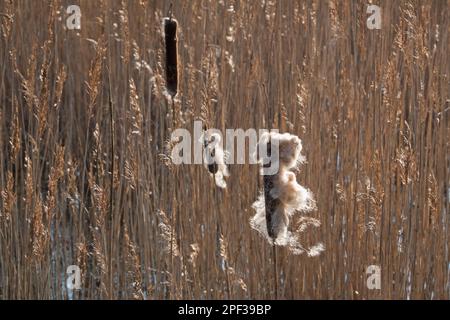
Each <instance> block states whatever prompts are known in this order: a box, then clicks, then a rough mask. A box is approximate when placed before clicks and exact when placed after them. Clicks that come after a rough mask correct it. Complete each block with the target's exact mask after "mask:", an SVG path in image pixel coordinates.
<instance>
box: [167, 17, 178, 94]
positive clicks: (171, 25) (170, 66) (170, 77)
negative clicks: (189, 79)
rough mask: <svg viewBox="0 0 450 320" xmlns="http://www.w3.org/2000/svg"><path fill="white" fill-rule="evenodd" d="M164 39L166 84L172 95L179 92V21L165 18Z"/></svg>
mask: <svg viewBox="0 0 450 320" xmlns="http://www.w3.org/2000/svg"><path fill="white" fill-rule="evenodd" d="M164 38H165V39H164V40H165V44H166V86H167V91H168V92H169V94H170V95H171V96H172V97H175V96H176V94H177V92H178V46H177V21H176V20H175V19H172V17H169V18H164Z"/></svg>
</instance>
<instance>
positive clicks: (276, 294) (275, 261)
mask: <svg viewBox="0 0 450 320" xmlns="http://www.w3.org/2000/svg"><path fill="white" fill-rule="evenodd" d="M272 253H273V281H274V287H275V289H274V290H275V300H277V299H278V270H277V248H276V246H275V242H274V243H273V244H272Z"/></svg>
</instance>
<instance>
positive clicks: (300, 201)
mask: <svg viewBox="0 0 450 320" xmlns="http://www.w3.org/2000/svg"><path fill="white" fill-rule="evenodd" d="M276 145H278V148H274V147H272V146H276ZM262 147H265V148H264V150H270V152H267V154H266V155H264V152H262V153H263V155H262V156H261V150H262ZM258 150H259V152H260V158H259V160H260V164H261V165H262V166H263V164H264V163H265V164H266V166H267V165H269V164H272V165H274V164H275V163H278V168H279V169H278V172H277V173H275V174H273V175H265V176H264V189H265V190H264V192H262V193H261V194H260V195H259V197H258V199H257V200H256V201H255V202H254V203H253V205H252V207H253V209H255V211H256V214H255V215H254V216H253V217H252V218H251V219H250V225H251V227H252V228H253V229H255V230H256V231H258V232H259V233H260V234H261V235H263V236H264V237H265V238H266V239H267V240H268V241H269V243H271V244H276V245H279V246H287V247H288V248H289V249H290V250H291V251H292V252H293V253H294V254H302V253H305V252H306V253H307V254H308V255H309V256H316V255H319V254H320V252H322V251H323V250H324V247H323V245H322V244H321V243H319V244H316V245H313V246H311V247H309V248H305V247H303V245H302V244H301V243H300V240H299V234H300V233H302V232H304V231H305V229H306V227H304V228H299V229H297V230H296V231H295V232H291V231H288V228H289V222H290V218H291V217H292V216H293V214H294V213H295V212H303V213H304V212H308V211H311V210H314V209H315V208H316V205H315V201H314V198H313V194H312V193H311V191H309V190H308V189H306V188H305V187H303V186H301V185H300V184H299V183H298V182H297V180H296V177H295V174H294V172H292V171H291V170H294V169H296V168H297V167H298V166H299V165H300V164H302V163H303V162H304V161H305V158H304V157H303V155H302V154H301V151H302V142H301V140H300V139H299V138H298V137H297V136H295V135H292V134H289V133H283V134H280V133H276V132H270V133H265V134H263V135H262V136H261V138H260V140H259V142H258ZM266 206H267V210H266ZM309 219H312V218H309ZM313 220H314V222H313V223H309V224H306V226H309V225H311V226H314V227H318V226H319V225H320V222H319V221H318V220H316V219H313Z"/></svg>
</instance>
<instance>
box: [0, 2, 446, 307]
mask: <svg viewBox="0 0 450 320" xmlns="http://www.w3.org/2000/svg"><path fill="white" fill-rule="evenodd" d="M73 2H74V1H66V0H54V1H42V2H40V3H39V5H37V3H36V2H35V1H31V0H0V13H1V14H0V26H1V30H0V194H1V197H0V299H16V298H51V299H67V298H68V297H71V296H69V295H68V292H67V290H66V289H65V278H66V274H65V272H66V268H67V267H68V266H69V265H73V264H77V265H79V266H80V267H81V270H82V287H83V288H82V290H80V291H77V292H75V294H74V296H73V298H76V299H97V298H99V299H117V298H123V299H131V298H137V299H142V298H145V299H165V298H171V299H179V298H187V299H190V298H198V299H203V298H212V299H215V298H225V299H227V298H274V297H278V298H286V299H291V298H302V299H303V298H304V299H310V298H325V299H366V298H383V299H391V298H400V299H404V298H411V299H418V298H426V299H431V298H433V299H449V298H450V284H449V272H450V270H449V266H450V265H449V263H450V259H449V246H448V243H449V214H450V211H449V210H450V205H449V204H450V199H449V192H450V191H449V187H450V186H449V184H450V174H449V168H450V159H449V142H448V140H449V139H448V138H449V136H450V126H449V121H450V119H449V117H450V111H449V108H450V100H449V99H450V84H449V83H450V79H449V76H450V58H449V53H450V48H449V44H450V33H449V31H450V30H449V28H450V20H449V18H448V17H449V16H450V2H449V1H445V0H443V1H437V0H436V1H431V0H430V1H414V0H411V1H395V2H394V1H385V0H380V1H376V2H377V3H376V4H378V5H380V6H381V7H382V9H383V11H382V19H383V25H382V30H369V29H368V28H367V27H366V19H367V17H368V14H367V13H366V8H367V3H366V2H365V1H288V0H284V1H269V0H266V1H263V0H258V1H228V0H192V1H181V0H180V1H174V6H173V14H174V17H175V18H176V19H177V20H178V23H179V25H178V26H179V33H178V38H179V57H178V60H179V65H180V70H179V92H178V101H177V102H176V103H175V104H174V105H172V103H171V102H170V100H168V99H167V96H166V95H165V94H164V90H165V76H164V75H165V71H164V43H163V36H162V34H161V21H162V18H163V17H164V15H165V14H166V12H167V10H168V7H169V2H168V1H162V0H161V1H156V0H155V1H153V0H150V1H144V0H132V1H119V0H117V1H115V0H98V1H92V0H79V1H75V2H77V4H79V5H80V7H81V10H82V20H81V26H82V29H81V30H80V31H76V30H67V29H66V27H65V21H66V18H67V16H68V15H67V14H66V13H65V9H66V8H67V6H68V5H70V4H74V3H73ZM110 92H111V94H110ZM110 100H111V101H112V104H110V103H109V101H110ZM195 119H203V120H204V121H205V122H207V124H208V126H209V127H215V128H218V129H220V130H224V129H225V128H245V129H246V128H269V127H273V128H280V129H281V131H287V132H291V133H293V134H296V135H298V136H299V137H300V138H301V139H302V140H303V147H304V152H303V153H304V154H305V155H306V157H307V160H308V163H307V164H306V165H304V166H303V167H302V169H301V172H300V173H299V174H297V179H298V181H299V182H300V183H301V184H302V185H305V186H307V187H308V188H310V189H311V190H312V192H313V193H314V196H315V200H316V201H317V210H316V211H315V212H313V213H312V217H314V218H317V219H319V220H320V221H321V222H322V225H321V226H320V227H318V228H308V229H307V231H305V232H304V233H303V235H302V236H303V241H304V242H305V243H308V242H316V241H317V240H319V241H321V242H323V243H324V245H325V248H326V250H325V252H323V253H322V254H321V255H320V256H318V257H308V256H307V255H299V256H296V255H292V254H291V253H290V252H289V251H288V250H287V249H285V248H282V247H280V248H277V252H276V254H277V259H276V260H277V266H276V268H274V265H273V252H272V247H271V246H270V245H269V244H268V243H267V242H266V241H264V240H263V239H262V238H261V237H260V236H259V235H258V234H257V233H256V232H255V231H253V230H251V228H250V224H249V218H250V217H251V216H252V215H253V214H254V211H253V209H252V208H251V205H252V203H253V202H254V201H255V199H256V198H257V195H258V192H259V190H260V189H261V188H262V178H261V177H260V176H259V175H258V166H255V165H234V166H231V168H230V174H231V176H230V177H229V178H228V179H227V185H228V187H227V189H225V190H223V189H220V188H217V187H216V186H215V183H214V179H212V178H211V177H210V176H209V175H208V172H207V171H206V170H205V169H204V167H203V166H201V165H189V166H188V165H182V166H174V165H171V164H170V160H169V159H168V157H167V155H165V153H166V145H167V144H166V142H167V139H169V137H170V132H171V130H173V129H174V128H180V127H183V128H188V129H190V130H191V129H192V125H193V121H194V120H195ZM371 264H376V265H380V266H381V269H382V279H381V282H382V290H368V289H367V287H366V278H367V276H366V274H365V269H366V267H367V266H368V265H371ZM274 270H276V274H274ZM274 280H276V281H274ZM275 288H277V292H275Z"/></svg>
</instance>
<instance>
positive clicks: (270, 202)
mask: <svg viewBox="0 0 450 320" xmlns="http://www.w3.org/2000/svg"><path fill="white" fill-rule="evenodd" d="M267 155H268V156H269V157H270V156H271V143H270V142H269V143H268V144H267ZM270 166H271V163H270V162H269V163H266V164H264V165H263V167H264V168H269V167H270ZM274 179H275V175H264V178H263V180H264V201H265V209H266V226H267V234H268V235H269V237H270V238H271V239H272V248H273V250H272V253H273V281H274V290H275V299H277V298H278V276H277V255H276V246H275V240H276V234H275V232H274V229H273V222H272V216H273V214H274V212H275V210H276V208H277V206H279V205H280V200H279V199H274V198H273V197H272V196H271V194H270V190H272V188H273V187H274Z"/></svg>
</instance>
